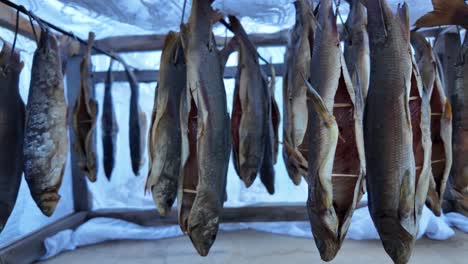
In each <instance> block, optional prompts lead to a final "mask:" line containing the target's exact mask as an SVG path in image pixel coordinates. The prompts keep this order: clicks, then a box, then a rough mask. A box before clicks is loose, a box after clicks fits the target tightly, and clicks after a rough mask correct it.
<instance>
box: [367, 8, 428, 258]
mask: <svg viewBox="0 0 468 264" xmlns="http://www.w3.org/2000/svg"><path fill="white" fill-rule="evenodd" d="M366 2H367V3H366V7H367V17H368V26H367V30H368V32H369V40H370V41H369V42H370V51H371V56H370V57H371V75H370V84H369V92H368V95H367V101H366V109H365V118H364V140H365V151H366V158H367V160H366V164H367V176H366V182H367V191H368V201H369V211H370V214H371V217H372V220H373V222H374V224H375V226H376V228H377V231H378V233H379V235H380V239H381V240H382V243H383V246H384V248H385V251H386V252H387V253H388V254H389V256H390V257H391V258H392V260H393V261H394V262H395V263H407V262H408V260H409V258H410V256H411V253H412V249H413V247H414V241H415V238H416V235H417V234H416V233H417V230H418V221H419V215H420V213H421V211H422V207H423V205H424V201H425V199H426V194H427V190H428V184H429V176H430V165H429V158H430V136H429V124H428V123H429V120H430V117H429V111H428V110H429V107H428V100H427V99H425V98H424V97H422V84H421V80H420V76H419V75H418V72H417V68H416V67H413V63H412V59H411V58H412V55H411V49H410V44H409V41H410V34H409V17H408V6H407V5H406V4H403V5H402V6H399V7H398V10H397V14H394V13H393V12H392V10H391V8H390V7H389V5H388V3H387V2H386V1H385V0H368V1H366Z"/></svg>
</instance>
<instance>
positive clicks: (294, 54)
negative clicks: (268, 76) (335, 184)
mask: <svg viewBox="0 0 468 264" xmlns="http://www.w3.org/2000/svg"><path fill="white" fill-rule="evenodd" d="M294 5H295V8H296V24H295V25H294V27H293V29H292V30H291V33H290V34H291V35H290V38H289V41H288V47H287V50H286V54H285V62H286V74H285V76H284V78H283V116H284V118H283V160H284V163H285V165H286V169H287V172H288V175H289V177H290V178H291V180H292V181H293V183H294V184H296V185H299V184H300V182H301V179H302V177H303V176H304V177H306V176H307V153H308V147H307V145H308V139H307V135H308V133H307V132H306V131H307V128H308V124H309V122H308V111H307V96H306V93H307V87H306V86H305V85H304V81H303V79H302V78H303V77H302V76H304V78H306V79H309V78H310V63H311V58H312V52H313V46H314V35H315V31H316V20H315V17H314V15H313V13H312V11H313V1H310V0H299V1H296V2H294Z"/></svg>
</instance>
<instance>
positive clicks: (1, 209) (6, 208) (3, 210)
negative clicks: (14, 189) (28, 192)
mask: <svg viewBox="0 0 468 264" xmlns="http://www.w3.org/2000/svg"><path fill="white" fill-rule="evenodd" d="M12 211H13V206H12V205H10V204H9V203H7V202H5V201H0V233H2V231H3V228H4V227H5V225H6V223H7V221H8V217H10V214H11V212H12Z"/></svg>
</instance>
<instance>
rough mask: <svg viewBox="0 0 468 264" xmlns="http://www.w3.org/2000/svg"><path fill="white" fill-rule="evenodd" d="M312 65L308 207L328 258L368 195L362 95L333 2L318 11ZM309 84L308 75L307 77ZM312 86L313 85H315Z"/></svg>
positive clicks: (326, 0) (324, 3)
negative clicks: (349, 64) (350, 71)
mask: <svg viewBox="0 0 468 264" xmlns="http://www.w3.org/2000/svg"><path fill="white" fill-rule="evenodd" d="M318 25H319V26H317V27H318V28H319V29H317V32H316V34H315V43H314V50H313V54H312V63H311V73H310V79H311V83H310V84H311V85H309V84H308V83H307V82H305V84H306V85H309V90H310V91H313V90H314V89H316V93H315V95H314V93H313V92H312V93H311V95H312V96H311V99H310V103H309V104H312V105H310V110H309V119H308V122H310V125H309V127H308V130H307V131H308V136H309V150H314V151H309V153H308V163H309V166H308V183H309V196H308V199H307V209H308V213H309V219H310V224H311V226H312V232H313V235H314V239H315V243H316V245H317V248H318V249H319V251H320V256H321V257H322V259H323V260H325V261H330V260H332V259H333V258H334V257H335V256H336V254H337V253H338V251H339V249H340V247H341V245H342V243H343V240H344V238H345V236H346V233H347V231H348V227H349V224H350V222H351V216H352V214H353V211H354V208H355V207H356V205H357V203H358V202H359V200H360V199H361V196H362V193H363V177H364V174H365V158H364V140H363V128H362V118H361V117H362V111H363V109H362V104H363V103H362V96H361V91H360V90H359V88H358V87H356V88H357V90H356V91H355V90H354V88H353V85H352V82H351V78H350V77H349V74H348V70H347V68H346V62H345V60H344V56H343V54H342V52H341V45H340V40H339V36H338V29H337V24H336V16H335V14H334V13H333V9H332V1H331V0H322V1H321V4H320V7H319V11H318ZM303 82H304V79H303ZM312 87H313V88H312Z"/></svg>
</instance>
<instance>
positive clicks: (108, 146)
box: [101, 59, 119, 180]
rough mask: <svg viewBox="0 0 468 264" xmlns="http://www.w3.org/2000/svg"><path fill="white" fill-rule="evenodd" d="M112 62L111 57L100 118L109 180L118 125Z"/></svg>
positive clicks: (113, 160)
mask: <svg viewBox="0 0 468 264" xmlns="http://www.w3.org/2000/svg"><path fill="white" fill-rule="evenodd" d="M113 62H114V60H112V59H111V62H110V64H109V70H108V71H107V78H106V83H105V91H104V102H103V112H102V118H101V126H102V149H103V157H102V163H103V164H104V173H105V174H106V177H107V179H109V180H110V178H111V176H112V170H114V166H115V152H116V148H117V146H116V142H117V133H118V132H119V126H118V124H117V120H116V117H115V110H114V102H113V99H112V82H113V81H114V79H113V77H112V64H113Z"/></svg>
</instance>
